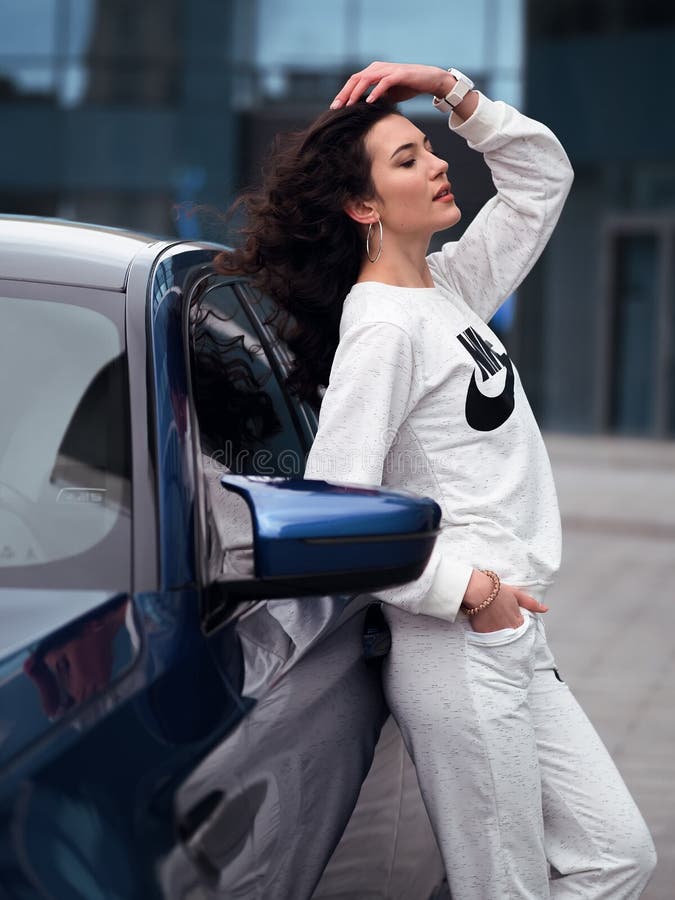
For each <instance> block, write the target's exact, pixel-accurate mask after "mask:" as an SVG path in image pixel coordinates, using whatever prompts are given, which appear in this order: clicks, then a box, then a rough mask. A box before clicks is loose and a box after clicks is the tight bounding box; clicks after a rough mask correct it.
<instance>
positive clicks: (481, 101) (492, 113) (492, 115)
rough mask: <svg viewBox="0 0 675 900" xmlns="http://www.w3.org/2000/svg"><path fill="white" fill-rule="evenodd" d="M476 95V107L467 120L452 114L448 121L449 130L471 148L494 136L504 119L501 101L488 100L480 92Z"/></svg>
mask: <svg viewBox="0 0 675 900" xmlns="http://www.w3.org/2000/svg"><path fill="white" fill-rule="evenodd" d="M477 93H478V105H477V106H476V108H475V109H474V111H473V112H472V113H471V115H470V116H469V118H468V119H462V118H460V116H458V115H457V114H456V113H454V112H453V113H451V115H450V118H449V119H448V127H449V128H450V130H451V131H454V132H455V134H459V135H460V136H461V137H463V138H464V139H465V140H466V141H467V142H468V143H469V144H470V145H471V147H476V146H477V145H479V144H481V143H482V142H483V141H485V140H487V139H488V138H490V137H492V136H493V135H494V134H496V133H497V132H498V131H499V130H500V128H501V125H502V122H503V119H504V107H505V104H504V103H503V102H502V101H501V100H490V99H488V97H486V96H485V94H481V93H480V91H478V92H477Z"/></svg>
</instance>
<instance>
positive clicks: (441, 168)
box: [431, 157, 448, 178]
mask: <svg viewBox="0 0 675 900" xmlns="http://www.w3.org/2000/svg"><path fill="white" fill-rule="evenodd" d="M431 169H432V172H433V177H434V178H437V177H438V176H439V175H445V173H446V172H447V171H448V163H447V162H446V161H445V160H444V159H439V158H438V157H436V158H435V160H434V165H433V166H432V167H431Z"/></svg>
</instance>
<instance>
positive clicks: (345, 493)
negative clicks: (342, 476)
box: [220, 474, 441, 599]
mask: <svg viewBox="0 0 675 900" xmlns="http://www.w3.org/2000/svg"><path fill="white" fill-rule="evenodd" d="M220 483H221V485H222V487H223V489H225V490H228V491H232V492H234V493H236V494H238V495H239V496H241V497H242V498H243V499H244V500H245V502H246V504H247V505H248V507H249V510H250V512H251V519H252V527H253V549H254V558H255V569H254V572H255V580H253V581H247V582H241V583H238V582H233V583H230V584H228V589H229V590H230V591H233V592H235V593H239V592H240V591H241V593H242V594H245V595H246V596H247V597H250V598H253V597H257V598H261V599H262V598H263V597H264V598H271V597H289V596H294V597H297V596H302V595H311V594H334V593H365V592H368V591H373V590H380V589H382V588H385V587H390V586H393V585H398V584H404V583H406V582H408V581H413V580H414V579H416V578H418V577H419V576H420V575H421V574H422V572H423V571H424V568H425V566H426V564H427V562H428V560H429V557H430V555H431V552H432V550H433V548H434V543H435V541H436V537H437V535H438V527H439V523H440V519H441V509H440V507H439V505H438V504H437V503H436V502H435V501H434V500H432V499H431V498H429V497H419V496H417V495H415V494H412V493H409V492H406V491H400V490H399V491H389V490H386V489H384V488H369V487H363V486H360V485H343V484H336V483H332V482H327V481H314V480H303V479H286V478H268V477H261V476H245V475H230V474H227V475H223V476H222V477H221V478H220Z"/></svg>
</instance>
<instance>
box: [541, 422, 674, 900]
mask: <svg viewBox="0 0 675 900" xmlns="http://www.w3.org/2000/svg"><path fill="white" fill-rule="evenodd" d="M545 440H546V444H547V447H548V450H549V454H550V457H551V463H552V465H553V470H554V474H555V477H556V484H557V486H558V493H559V497H560V506H561V512H562V517H563V538H564V544H563V563H562V567H561V570H560V573H559V576H558V579H557V581H556V584H555V586H554V587H553V588H552V589H551V591H550V592H549V594H548V597H547V602H549V604H550V606H551V610H550V612H548V613H547V614H546V620H545V621H546V624H547V631H548V635H549V640H550V643H551V646H552V648H553V651H554V653H555V655H556V658H557V662H558V667H559V669H560V671H561V674H562V675H563V677H564V678H565V680H566V681H567V682H568V683H569V684H570V686H571V687H572V689H573V690H574V693H575V694H576V696H577V698H578V699H579V701H580V703H581V705H582V706H583V707H584V709H585V710H586V712H587V713H588V715H589V717H590V718H591V720H592V721H593V723H594V724H595V726H596V728H597V730H598V732H599V733H600V735H601V737H602V738H603V739H604V741H605V743H606V745H607V747H608V749H609V751H610V753H611V754H612V756H613V757H614V761H615V762H616V764H617V766H618V768H619V770H620V771H621V773H622V775H623V777H624V779H625V781H626V782H627V784H628V786H629V788H630V789H631V791H632V793H633V796H634V797H635V800H636V801H637V804H638V806H639V807H640V810H641V811H642V814H643V816H644V817H645V819H646V821H647V824H648V825H649V827H650V830H651V832H652V835H653V837H654V841H655V844H656V848H657V852H658V855H659V862H658V865H657V869H656V872H655V874H654V876H653V878H652V880H651V882H650V884H649V886H648V887H647V889H646V891H645V892H644V894H643V895H642V896H643V900H673V898H675V442H660V441H653V442H652V441H638V440H624V439H614V438H579V437H567V436H561V435H554V434H547V435H545Z"/></svg>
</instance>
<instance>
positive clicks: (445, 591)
mask: <svg viewBox="0 0 675 900" xmlns="http://www.w3.org/2000/svg"><path fill="white" fill-rule="evenodd" d="M472 573H473V568H472V567H471V566H469V565H466V564H465V563H458V562H453V561H451V560H450V559H448V557H447V556H446V555H444V554H441V559H440V562H439V563H438V566H437V568H436V574H435V575H434V580H433V581H432V583H431V587H430V588H429V591H428V592H427V593H426V594H425V595H424V597H423V598H422V602H421V603H420V608H419V610H418V612H419V613H420V614H421V615H424V616H436V618H438V619H446V620H447V621H448V622H454V621H455V618H456V617H457V613H458V612H459V607H460V606H461V604H462V600H463V599H464V594H465V592H466V589H467V587H468V584H469V579H470V578H471V575H472Z"/></svg>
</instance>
